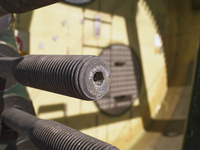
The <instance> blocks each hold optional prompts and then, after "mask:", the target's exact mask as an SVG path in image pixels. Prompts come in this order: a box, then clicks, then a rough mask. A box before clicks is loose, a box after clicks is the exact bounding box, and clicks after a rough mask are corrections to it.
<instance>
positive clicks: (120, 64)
mask: <svg viewBox="0 0 200 150" xmlns="http://www.w3.org/2000/svg"><path fill="white" fill-rule="evenodd" d="M125 64H126V63H125V62H116V63H115V66H116V67H122V66H124V65H125Z"/></svg>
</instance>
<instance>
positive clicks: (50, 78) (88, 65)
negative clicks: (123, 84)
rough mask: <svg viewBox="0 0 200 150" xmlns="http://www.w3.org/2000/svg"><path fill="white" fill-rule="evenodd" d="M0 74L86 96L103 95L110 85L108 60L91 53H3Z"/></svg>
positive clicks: (33, 84) (75, 95)
mask: <svg viewBox="0 0 200 150" xmlns="http://www.w3.org/2000/svg"><path fill="white" fill-rule="evenodd" d="M0 77H1V78H6V79H11V80H16V81H18V82H19V83H21V84H22V85H25V86H29V87H33V88H37V89H41V90H46V91H49V92H54V93H58V94H63V95H67V96H71V97H75V98H79V99H84V100H96V99H100V98H101V97H103V96H104V95H105V94H106V92H107V91H108V88H109V85H110V69H109V67H108V65H107V63H106V62H105V61H104V60H103V59H101V58H100V57H97V56H91V55H26V56H23V57H0Z"/></svg>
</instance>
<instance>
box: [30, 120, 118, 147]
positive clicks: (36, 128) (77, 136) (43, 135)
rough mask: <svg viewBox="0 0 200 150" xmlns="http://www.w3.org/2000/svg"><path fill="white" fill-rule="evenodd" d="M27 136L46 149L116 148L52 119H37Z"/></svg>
mask: <svg viewBox="0 0 200 150" xmlns="http://www.w3.org/2000/svg"><path fill="white" fill-rule="evenodd" d="M29 138H30V139H31V141H32V142H33V143H34V145H35V146H37V147H38V148H40V149H48V150H58V149H59V150H83V149H84V150H89V149H90V150H96V149H98V150H109V149H112V150H118V149H117V148H116V147H114V146H112V145H110V144H108V143H105V142H103V141H100V140H98V139H94V138H92V137H90V136H88V135H86V134H83V133H81V132H78V131H76V130H74V129H72V128H70V127H67V126H63V125H61V124H59V123H57V122H54V121H48V120H39V121H36V123H35V124H34V125H33V127H32V132H31V133H30V134H29Z"/></svg>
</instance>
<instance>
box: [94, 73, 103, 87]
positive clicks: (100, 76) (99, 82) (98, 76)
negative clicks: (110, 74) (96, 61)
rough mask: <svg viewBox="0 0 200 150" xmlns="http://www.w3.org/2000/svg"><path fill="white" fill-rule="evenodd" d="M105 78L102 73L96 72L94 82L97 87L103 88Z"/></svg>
mask: <svg viewBox="0 0 200 150" xmlns="http://www.w3.org/2000/svg"><path fill="white" fill-rule="evenodd" d="M103 80H104V77H103V73H102V72H96V73H95V74H94V76H93V81H94V83H95V84H96V85H98V86H101V85H102V83H103Z"/></svg>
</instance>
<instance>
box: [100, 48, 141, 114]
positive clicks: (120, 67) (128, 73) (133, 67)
mask: <svg viewBox="0 0 200 150" xmlns="http://www.w3.org/2000/svg"><path fill="white" fill-rule="evenodd" d="M100 57H101V58H103V59H104V60H105V61H106V62H107V63H108V65H109V67H110V69H111V80H112V81H111V86H110V89H109V91H108V93H107V94H106V95H105V96H104V97H103V98H102V99H100V100H97V101H96V104H97V106H98V107H99V108H100V110H102V111H103V112H105V113H106V114H109V115H120V114H123V113H125V112H126V111H127V110H129V109H130V108H131V107H132V105H133V103H134V101H135V99H136V98H137V97H138V95H139V89H140V84H141V67H140V63H139V60H138V58H137V56H136V54H135V53H134V51H133V50H132V49H131V48H129V47H127V46H125V45H120V44H117V45H112V46H111V47H108V48H106V49H105V50H104V51H103V52H102V54H101V55H100Z"/></svg>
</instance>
